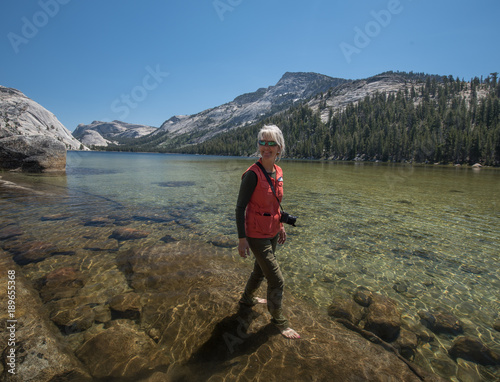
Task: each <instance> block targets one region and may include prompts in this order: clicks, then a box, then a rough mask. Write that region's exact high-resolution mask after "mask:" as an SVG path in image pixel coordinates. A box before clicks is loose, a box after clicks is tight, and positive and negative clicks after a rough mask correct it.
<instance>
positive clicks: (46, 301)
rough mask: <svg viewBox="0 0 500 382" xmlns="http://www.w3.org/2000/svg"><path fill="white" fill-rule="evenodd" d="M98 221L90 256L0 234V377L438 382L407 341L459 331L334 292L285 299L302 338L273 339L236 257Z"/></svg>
mask: <svg viewBox="0 0 500 382" xmlns="http://www.w3.org/2000/svg"><path fill="white" fill-rule="evenodd" d="M44 218H45V219H46V220H51V221H61V220H64V219H65V216H61V215H57V216H56V215H49V216H45V217H44ZM110 221H113V219H111V218H109V217H108V220H106V219H103V218H101V219H96V218H93V219H90V220H88V221H87V222H86V223H85V224H95V225H97V226H101V228H102V226H103V225H106V224H108V225H109V222H110ZM109 229H110V232H111V234H110V235H109V236H108V238H109V241H110V242H109V243H108V248H107V249H105V250H100V251H94V254H93V255H92V253H89V252H88V251H75V252H74V253H60V252H59V253H58V251H57V250H56V249H55V248H50V246H47V245H46V244H45V245H44V244H43V243H38V244H35V243H33V242H32V243H31V244H32V245H27V246H26V247H24V249H20V248H19V246H18V244H16V242H17V243H18V240H17V239H19V238H21V237H22V235H23V232H22V231H21V230H19V229H17V230H16V228H15V225H14V224H11V225H9V226H7V227H6V228H5V227H4V228H3V229H2V230H1V239H2V247H3V248H4V249H6V250H2V251H1V252H0V254H1V255H0V256H1V268H2V273H1V277H2V279H1V285H2V287H3V288H6V285H7V270H11V271H15V275H16V276H15V277H16V278H15V280H16V311H15V315H16V318H17V324H16V325H17V327H16V333H15V334H16V361H15V362H16V374H15V375H10V374H9V371H8V370H9V369H8V366H7V365H6V363H4V364H3V365H2V369H0V372H1V373H2V374H1V375H2V380H5V381H53V380H58V381H64V380H67V381H80V380H81V381H91V380H108V381H122V380H125V381H127V380H134V381H203V380H211V381H216V380H252V379H254V378H263V379H266V380H291V381H294V380H334V381H337V380H338V381H361V380H363V381H365V380H366V381H387V380H394V381H422V380H424V381H439V380H445V379H442V378H441V377H439V376H438V375H436V374H432V373H431V372H429V371H426V370H423V369H422V368H420V367H418V366H416V365H415V364H414V363H413V362H412V360H413V359H414V357H415V351H416V349H417V347H418V346H422V345H423V346H431V345H429V344H432V342H433V341H435V340H436V339H435V334H434V333H438V332H446V333H451V334H463V328H462V327H461V324H460V323H459V322H458V320H456V319H455V318H453V317H451V316H449V315H446V313H436V312H419V315H420V316H421V318H422V323H424V324H425V325H422V326H419V327H414V328H410V327H409V326H408V325H406V324H405V322H404V320H402V319H401V312H400V311H399V308H398V307H397V305H396V304H395V303H394V301H391V300H390V299H388V298H386V297H384V296H382V295H379V294H377V293H374V292H371V291H369V290H368V289H365V288H358V289H357V290H356V291H353V296H352V299H346V298H344V299H342V298H334V300H333V302H332V304H331V306H330V308H329V310H328V314H329V316H330V317H331V318H328V315H327V314H325V312H321V311H318V309H317V308H315V307H313V306H310V305H309V304H308V303H306V302H304V301H301V300H299V299H297V298H295V297H294V296H293V295H292V294H287V295H286V313H287V315H288V316H289V317H290V319H291V321H292V322H293V323H294V327H295V328H296V329H297V330H298V331H299V332H300V333H301V334H302V337H303V338H302V339H301V340H299V341H290V340H285V339H284V338H283V337H282V336H281V335H280V334H279V332H278V330H277V329H276V328H275V327H273V325H271V324H270V323H269V317H268V314H267V312H266V311H265V308H264V307H263V306H260V307H256V308H254V309H241V308H239V306H238V304H237V301H238V298H239V294H240V292H241V288H242V286H243V285H244V282H245V275H246V271H247V270H246V269H245V266H244V265H242V264H241V260H240V259H238V258H235V257H232V256H228V254H227V252H226V251H223V250H221V251H219V250H218V248H219V247H217V246H215V245H214V244H213V243H212V244H209V243H204V244H200V243H194V244H189V243H185V242H181V241H176V240H164V242H163V243H162V244H158V245H154V246H145V247H144V246H143V245H141V239H144V238H145V237H146V236H147V235H148V234H149V233H148V232H146V231H141V230H137V229H134V228H130V227H129V228H126V229H124V228H120V227H113V226H111V227H109ZM9 232H10V234H9ZM113 243H114V244H113ZM120 243H121V244H123V243H126V244H127V245H125V246H122V247H121V248H120V246H119V244H120ZM132 243H134V244H132ZM216 244H219V245H220V242H217V243H216ZM43 253H45V254H46V253H51V254H52V255H51V256H45V255H42V254H43ZM37 254H38V255H37ZM14 260H16V261H14ZM1 304H3V306H6V305H7V296H6V295H4V294H2V298H1ZM1 318H2V321H4V322H5V321H6V320H7V319H8V317H7V316H6V312H5V310H3V311H2V317H1ZM426 325H427V326H426ZM7 336H8V332H7V331H6V329H5V326H4V327H2V338H3V340H2V342H1V343H2V345H3V346H4V347H5V345H6V344H7V341H6V340H4V339H5V338H6V337H7ZM7 350H8V349H7V347H5V348H4V349H2V351H3V354H6V351H7ZM449 353H450V354H449V355H450V357H451V358H455V360H456V359H457V358H458V362H457V361H453V360H452V359H451V358H450V360H449V361H447V362H446V367H447V368H458V373H457V374H458V375H459V376H460V378H461V379H460V380H475V379H474V377H473V374H472V370H473V364H474V363H479V364H484V365H498V360H499V358H498V355H497V354H495V353H494V352H492V351H491V350H490V349H487V348H485V347H484V346H481V344H480V342H479V341H478V340H477V339H472V338H470V337H468V336H458V337H457V339H456V341H455V345H454V346H453V348H451V349H450V350H449ZM463 359H465V360H467V361H464V360H463ZM440 371H441V373H442V370H440ZM278 376H279V377H278ZM273 378H274V379H273Z"/></svg>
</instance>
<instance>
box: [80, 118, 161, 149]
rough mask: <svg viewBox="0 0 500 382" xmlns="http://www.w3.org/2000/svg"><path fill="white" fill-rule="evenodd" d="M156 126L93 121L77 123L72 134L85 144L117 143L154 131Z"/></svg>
mask: <svg viewBox="0 0 500 382" xmlns="http://www.w3.org/2000/svg"><path fill="white" fill-rule="evenodd" d="M157 129H158V128H156V127H152V126H146V125H138V124H133V123H127V122H122V121H116V120H115V121H112V122H102V121H93V122H92V123H91V124H89V125H84V124H82V123H81V124H79V125H78V126H77V128H76V129H75V131H74V132H73V136H74V137H75V138H77V139H78V140H79V141H81V142H82V143H83V144H84V145H86V146H107V145H109V144H111V143H114V144H118V143H119V142H120V141H121V140H123V139H134V138H140V137H143V136H146V135H148V134H151V133H153V132H155V131H156V130H157Z"/></svg>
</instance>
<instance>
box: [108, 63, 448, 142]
mask: <svg viewBox="0 0 500 382" xmlns="http://www.w3.org/2000/svg"><path fill="white" fill-rule="evenodd" d="M428 77H431V78H432V77H435V78H440V77H438V76H430V75H423V74H408V73H393V72H387V73H382V74H379V75H376V76H373V77H370V78H367V79H362V80H347V79H341V78H333V77H329V76H325V75H323V74H317V73H304V72H298V73H291V72H287V73H285V74H284V75H283V76H282V77H281V79H280V80H279V81H278V82H277V83H276V85H274V86H269V87H268V88H260V89H257V90H256V91H255V92H251V93H245V94H242V95H240V96H238V97H236V98H235V99H234V100H233V101H231V102H228V103H225V104H223V105H220V106H217V107H214V108H211V109H207V110H204V111H202V112H200V113H197V114H193V115H176V116H173V117H171V118H170V119H168V120H167V121H165V122H164V123H163V124H162V125H161V126H160V128H159V129H157V130H156V131H155V132H153V133H152V134H150V135H149V136H145V137H143V138H141V139H137V140H134V141H128V142H127V144H126V147H128V148H129V149H132V150H141V151H142V150H143V151H165V150H167V151H168V150H170V149H171V148H175V149H177V148H179V147H184V146H190V145H193V144H198V143H202V142H205V141H207V140H210V139H212V138H214V137H215V136H217V135H219V134H224V133H226V132H229V131H231V130H233V129H236V128H240V127H245V126H250V125H253V124H255V123H258V122H260V121H263V120H264V119H266V118H268V117H271V116H273V115H276V114H278V113H281V112H284V111H286V110H288V109H290V108H291V107H293V106H295V105H296V104H299V103H303V102H306V103H308V106H309V107H311V109H313V110H320V111H321V113H322V114H321V119H322V120H323V121H326V120H327V119H328V117H329V113H330V110H332V111H333V112H337V111H339V110H342V108H344V107H346V106H347V105H349V104H352V103H356V102H358V101H360V100H362V99H363V98H365V97H366V96H370V95H373V94H375V93H377V92H380V93H385V94H391V93H397V92H398V91H399V90H401V89H403V88H404V87H405V86H409V83H415V82H416V81H417V80H418V81H422V80H424V79H425V78H428ZM106 145H107V143H106ZM112 147H115V148H116V149H119V146H112Z"/></svg>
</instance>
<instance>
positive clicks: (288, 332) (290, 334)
mask: <svg viewBox="0 0 500 382" xmlns="http://www.w3.org/2000/svg"><path fill="white" fill-rule="evenodd" d="M280 332H281V334H283V337H285V338H290V339H298V338H300V335H299V333H297V332H296V331H295V330H293V329H292V328H286V329H280Z"/></svg>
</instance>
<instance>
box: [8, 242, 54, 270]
mask: <svg viewBox="0 0 500 382" xmlns="http://www.w3.org/2000/svg"><path fill="white" fill-rule="evenodd" d="M5 249H7V250H8V251H9V252H11V253H12V254H13V258H14V261H15V262H16V263H17V264H19V265H26V264H30V263H38V262H40V261H43V260H45V259H46V258H47V257H50V256H52V254H54V253H55V252H57V247H56V246H55V245H54V244H52V243H47V242H44V241H40V240H32V241H26V242H22V241H17V242H13V243H11V244H10V243H9V245H8V246H5Z"/></svg>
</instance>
